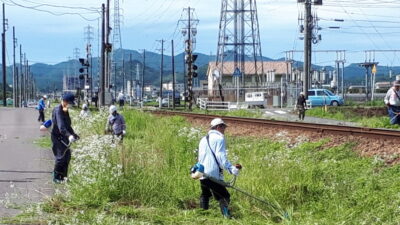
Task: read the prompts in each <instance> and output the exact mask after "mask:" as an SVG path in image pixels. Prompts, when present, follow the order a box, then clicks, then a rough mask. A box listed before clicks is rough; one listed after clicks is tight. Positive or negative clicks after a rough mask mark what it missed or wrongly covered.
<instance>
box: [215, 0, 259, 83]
mask: <svg viewBox="0 0 400 225" xmlns="http://www.w3.org/2000/svg"><path fill="white" fill-rule="evenodd" d="M229 61H230V62H232V61H233V62H234V67H235V68H239V70H240V71H241V72H242V74H243V75H242V76H241V87H246V82H247V81H246V80H245V77H246V76H245V72H248V73H250V74H249V75H253V74H254V75H256V78H255V81H256V84H257V86H258V84H259V83H260V78H261V77H260V75H262V74H264V68H263V63H262V61H263V60H262V53H261V41H260V32H259V24H258V15H257V5H256V0H222V4H221V18H220V25H219V37H218V49H217V60H216V66H217V68H218V70H219V71H220V73H221V74H222V75H226V74H223V73H224V71H225V70H223V68H224V63H225V62H229ZM245 62H247V65H249V64H248V63H249V62H251V67H253V68H251V69H249V68H248V69H247V70H245ZM249 71H250V72H249ZM253 71H254V72H253ZM229 75H232V74H229ZM222 77H223V76H221V77H220V82H221V81H222Z"/></svg>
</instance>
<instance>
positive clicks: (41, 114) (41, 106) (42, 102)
mask: <svg viewBox="0 0 400 225" xmlns="http://www.w3.org/2000/svg"><path fill="white" fill-rule="evenodd" d="M46 99H47V96H46V95H43V97H42V98H41V99H40V100H39V103H38V105H37V107H36V109H37V110H39V118H38V121H39V122H42V123H43V122H44V110H45V109H46V104H45V101H46Z"/></svg>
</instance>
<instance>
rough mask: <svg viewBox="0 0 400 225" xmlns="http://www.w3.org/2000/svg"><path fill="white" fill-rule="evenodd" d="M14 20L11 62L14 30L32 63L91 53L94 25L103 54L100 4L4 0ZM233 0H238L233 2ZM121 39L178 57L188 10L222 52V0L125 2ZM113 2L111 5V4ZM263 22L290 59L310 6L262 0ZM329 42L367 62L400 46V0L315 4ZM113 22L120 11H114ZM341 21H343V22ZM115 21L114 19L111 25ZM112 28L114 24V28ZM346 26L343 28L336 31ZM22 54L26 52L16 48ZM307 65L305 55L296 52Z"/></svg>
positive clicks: (268, 48) (317, 58)
mask: <svg viewBox="0 0 400 225" xmlns="http://www.w3.org/2000/svg"><path fill="white" fill-rule="evenodd" d="M0 1H1V2H3V3H5V7H6V18H7V19H8V30H7V33H6V37H7V64H10V63H11V62H12V55H13V51H12V27H13V26H15V29H16V37H17V42H18V45H20V44H21V45H22V51H23V52H25V53H26V55H27V58H28V59H29V61H30V62H31V63H39V62H41V63H47V64H56V63H58V62H61V61H65V60H67V59H68V58H69V57H71V58H73V57H74V54H73V51H74V49H75V48H79V49H80V52H81V54H80V57H83V56H84V51H85V41H84V27H86V26H88V25H90V26H92V27H93V28H94V40H93V46H94V48H93V50H94V52H95V53H94V55H97V53H98V47H97V46H98V39H99V38H98V37H99V29H98V28H99V23H100V19H99V18H100V14H99V11H100V9H101V4H102V3H103V2H105V0H104V1H101V0H85V1H82V0H57V1H56V0H0ZM229 1H232V0H229ZM119 2H120V3H119V4H120V8H121V11H120V13H121V37H122V47H123V48H124V49H134V50H139V49H146V50H148V51H156V50H157V49H159V48H160V45H159V43H158V42H157V41H156V40H160V39H165V40H167V44H166V52H167V53H166V54H169V52H170V51H171V50H170V49H171V44H170V40H171V39H174V40H175V46H176V52H182V51H183V48H184V47H183V46H184V45H183V38H182V35H181V32H180V26H179V25H178V23H177V22H178V20H179V19H180V18H181V16H182V11H183V8H187V7H189V6H190V7H192V8H195V15H196V16H197V18H198V19H199V24H198V27H197V30H198V34H197V44H196V51H198V52H201V53H205V54H215V53H216V51H217V38H218V27H219V19H220V11H221V1H220V0H119ZM113 5H114V0H111V6H113ZM257 6H258V18H259V26H260V38H261V46H262V54H263V56H266V57H270V58H274V59H277V58H282V57H285V54H284V51H290V50H302V49H303V41H302V40H300V39H299V37H300V36H301V34H300V33H299V23H298V17H299V15H301V14H302V13H303V11H304V6H303V5H302V4H298V3H297V1H296V0H258V1H257ZM313 9H314V12H315V13H316V15H318V18H319V21H318V25H319V26H320V27H321V29H320V30H319V34H321V35H322V41H321V42H319V43H318V44H315V45H313V49H314V50H317V51H318V50H346V51H347V52H346V64H347V65H348V64H350V63H360V62H363V61H365V58H366V57H365V53H364V51H365V50H378V49H379V50H396V49H400V46H399V44H400V1H398V0H324V5H323V6H318V7H314V8H313ZM111 12H112V13H111V14H112V15H111V19H113V14H114V13H113V10H112V11H111ZM335 19H342V20H344V22H336V21H335ZM111 22H112V21H111ZM111 26H113V23H111ZM334 26H336V27H337V26H339V27H340V29H330V28H329V27H334ZM17 53H19V51H17ZM294 59H295V60H299V61H302V60H303V56H302V53H296V54H295V55H294ZM335 60H336V54H335V53H334V52H333V53H332V52H331V53H315V54H314V55H313V58H312V63H314V64H319V65H332V66H333V65H334V61H335ZM375 61H378V62H379V63H380V65H384V66H396V65H400V52H376V53H375Z"/></svg>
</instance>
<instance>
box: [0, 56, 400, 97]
mask: <svg viewBox="0 0 400 225" xmlns="http://www.w3.org/2000/svg"><path fill="white" fill-rule="evenodd" d="M195 54H197V55H198V58H197V60H196V65H197V66H198V67H199V69H198V74H199V77H198V78H199V79H200V80H203V79H206V72H207V67H208V63H209V62H210V61H215V57H216V56H215V55H211V56H210V55H206V54H202V53H195ZM113 57H114V59H115V61H116V62H117V68H121V67H122V60H124V61H125V64H124V66H125V68H124V71H125V74H126V78H127V79H130V78H131V77H132V76H133V78H134V79H135V77H136V71H137V70H136V67H137V65H139V73H141V70H142V69H141V68H142V66H143V65H142V61H143V58H142V53H141V52H138V51H136V50H128V49H118V50H116V51H115V54H114V56H113ZM226 59H228V60H229V59H232V60H233V54H232V52H228V53H226ZM130 60H132V61H130ZM247 60H249V59H247ZM263 60H264V61H282V60H284V58H280V59H271V58H268V57H263ZM171 61H172V57H171V56H169V55H164V81H165V82H168V81H171V80H172V65H171V64H172V62H171ZM184 63H185V62H184V53H179V54H177V55H176V56H175V71H176V79H177V80H178V82H183V71H184ZM92 64H93V75H94V77H95V80H94V81H95V83H97V82H98V78H97V77H98V74H99V69H98V68H99V58H93V59H92ZM160 64H161V54H159V53H155V52H150V51H147V52H146V74H145V83H146V84H154V85H158V84H159V79H160ZM293 66H294V67H295V68H299V69H301V68H302V67H303V62H300V61H295V62H294V64H293ZM80 67H81V65H80V63H79V62H78V61H77V60H70V61H65V62H61V63H58V64H55V65H48V64H43V63H36V64H33V65H31V68H30V71H31V72H32V74H33V75H34V78H35V80H36V83H37V87H38V88H39V90H40V91H53V90H54V89H58V90H61V89H62V78H63V76H64V75H67V74H69V75H78V74H79V72H78V70H79V68H80ZM313 68H315V69H318V70H321V69H322V68H323V67H322V66H319V65H313ZM324 68H325V70H326V71H334V70H335V68H334V67H332V66H327V67H324ZM390 69H391V70H392V74H393V77H392V78H390V77H389V71H390ZM377 70H378V72H377V76H376V80H377V81H388V80H394V79H395V78H394V76H395V75H396V74H400V67H392V68H388V67H385V66H378V67H377ZM364 76H365V68H363V67H360V66H359V65H358V64H350V65H349V66H347V67H345V82H346V83H349V84H360V83H361V82H363V81H364V79H365V78H364ZM11 77H12V67H10V66H9V67H7V82H8V83H11V82H12V80H11ZM121 82H122V77H121V75H120V74H118V75H117V86H121Z"/></svg>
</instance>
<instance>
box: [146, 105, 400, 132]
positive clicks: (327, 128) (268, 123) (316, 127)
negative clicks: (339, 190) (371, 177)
mask: <svg viewBox="0 0 400 225" xmlns="http://www.w3.org/2000/svg"><path fill="white" fill-rule="evenodd" d="M151 113H153V114H157V115H163V116H183V117H188V118H191V119H202V120H208V121H210V120H211V119H212V118H215V117H220V118H222V119H223V120H224V121H226V122H227V123H242V124H249V125H252V126H261V127H275V128H280V129H294V130H308V131H313V132H318V133H327V134H334V135H354V136H362V137H365V138H374V139H395V138H400V131H397V130H389V129H376V128H366V127H352V126H338V125H328V124H315V123H303V122H289V121H278V120H267V119H253V118H241V117H231V116H216V115H206V114H198V113H186V112H177V111H151Z"/></svg>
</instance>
